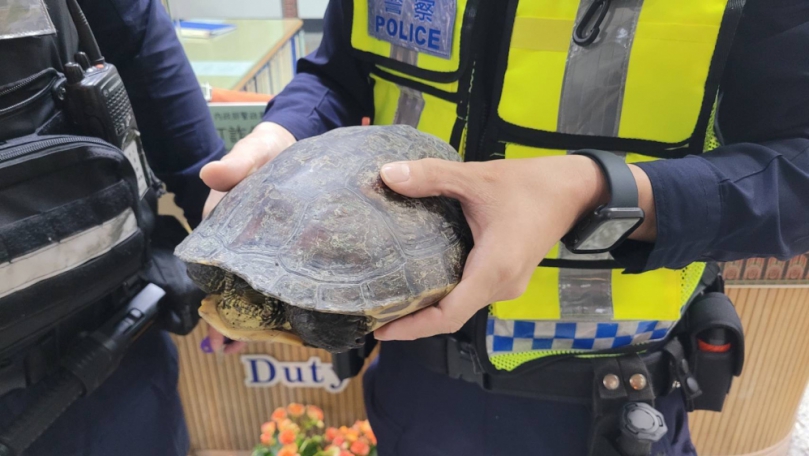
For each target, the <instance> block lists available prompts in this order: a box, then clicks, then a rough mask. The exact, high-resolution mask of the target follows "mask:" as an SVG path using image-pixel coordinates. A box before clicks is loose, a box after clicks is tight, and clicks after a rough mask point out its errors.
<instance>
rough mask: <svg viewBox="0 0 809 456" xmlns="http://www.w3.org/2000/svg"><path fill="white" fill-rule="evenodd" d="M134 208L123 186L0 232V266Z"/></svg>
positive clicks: (96, 194)
mask: <svg viewBox="0 0 809 456" xmlns="http://www.w3.org/2000/svg"><path fill="white" fill-rule="evenodd" d="M133 204H134V201H133V196H132V192H131V191H130V190H129V187H128V186H127V183H126V182H123V181H121V182H118V183H116V184H114V185H111V186H109V187H107V188H105V189H103V190H101V191H99V192H96V193H94V194H92V195H90V196H87V197H85V198H82V199H78V200H75V201H71V202H70V203H67V204H64V205H62V206H59V207H56V208H54V209H51V210H49V211H47V212H44V213H41V214H37V215H35V216H32V217H28V218H25V219H23V220H20V221H18V222H15V223H12V224H10V225H7V226H5V227H3V228H0V263H2V262H5V261H9V260H12V259H14V258H16V257H19V256H21V255H24V254H26V253H28V252H31V251H34V250H36V249H38V248H41V247H44V246H46V245H48V244H51V243H53V242H56V241H60V240H62V239H65V238H67V237H70V236H72V235H74V234H76V233H79V232H81V231H84V230H87V229H89V228H92V227H94V226H98V225H101V224H102V223H104V222H106V221H107V220H110V219H112V218H113V217H115V216H116V215H118V214H120V213H121V212H123V211H124V210H126V208H127V207H130V206H132V205H133Z"/></svg>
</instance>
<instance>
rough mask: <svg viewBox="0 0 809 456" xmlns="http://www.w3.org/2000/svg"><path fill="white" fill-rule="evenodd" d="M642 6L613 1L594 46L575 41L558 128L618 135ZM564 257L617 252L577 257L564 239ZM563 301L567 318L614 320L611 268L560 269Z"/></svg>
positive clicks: (634, 0)
mask: <svg viewBox="0 0 809 456" xmlns="http://www.w3.org/2000/svg"><path fill="white" fill-rule="evenodd" d="M592 1H593V0H583V1H582V2H581V3H580V4H579V11H578V14H577V16H578V18H577V23H578V21H580V20H581V18H582V16H583V15H584V12H585V11H587V9H588V8H589V7H590V5H591V3H592ZM642 5H643V0H613V1H612V3H611V5H610V11H609V13H608V14H607V17H606V18H605V19H604V22H603V23H602V24H601V31H600V33H599V35H598V38H597V39H596V41H595V42H594V43H593V44H591V45H589V46H586V47H580V46H578V45H577V44H575V43H574V42H573V40H572V39H571V41H570V50H569V53H568V59H567V67H566V68H565V78H564V81H563V85H562V97H561V100H560V105H559V119H558V125H557V129H558V130H559V132H561V133H568V134H579V135H594V136H617V135H618V128H619V126H620V120H621V105H622V103H623V96H624V90H625V87H626V73H627V69H628V67H629V56H630V53H631V50H632V42H633V39H634V35H635V29H636V28H637V23H638V17H639V16H640V10H641V6H642ZM620 155H622V156H624V157H625V156H626V155H625V154H623V153H622V154H620ZM559 258H560V259H567V260H607V259H611V258H612V256H611V255H610V254H609V253H603V254H595V255H576V254H574V253H572V252H570V251H569V250H567V249H566V248H565V247H564V245H562V244H561V243H560V244H559ZM559 305H560V311H561V318H562V319H563V320H567V321H603V320H611V319H612V317H613V310H612V271H611V270H603V269H571V268H563V269H561V270H560V271H559Z"/></svg>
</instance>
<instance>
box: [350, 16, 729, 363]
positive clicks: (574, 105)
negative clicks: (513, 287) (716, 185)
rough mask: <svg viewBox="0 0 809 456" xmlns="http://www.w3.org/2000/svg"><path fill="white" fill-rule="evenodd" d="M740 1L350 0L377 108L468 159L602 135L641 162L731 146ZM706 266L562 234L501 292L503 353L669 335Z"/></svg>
mask: <svg viewBox="0 0 809 456" xmlns="http://www.w3.org/2000/svg"><path fill="white" fill-rule="evenodd" d="M603 8H606V9H607V10H606V11H605V12H604V14H603V18H600V16H602V14H601V13H602V11H601V9H603ZM740 10H741V6H740V2H738V0H679V1H676V2H674V1H670V0H623V1H619V0H613V1H612V2H605V1H603V0H581V1H579V0H522V1H518V0H496V1H489V0H346V8H345V11H346V12H347V13H346V16H347V17H346V18H345V22H346V23H345V29H346V30H345V35H346V37H347V39H349V40H350V46H351V48H352V50H353V53H354V55H355V56H356V57H357V58H358V59H360V60H362V61H364V62H368V63H370V64H372V70H371V78H372V83H373V92H374V105H375V113H374V119H373V123H374V124H377V125H385V124H408V125H411V126H413V127H416V128H418V129H419V130H421V131H424V132H426V133H431V134H433V135H435V136H437V137H439V138H442V139H444V140H445V141H447V142H449V143H450V144H452V145H453V146H454V147H455V148H456V149H457V150H458V151H459V153H461V155H462V156H464V159H465V160H490V159H502V158H504V159H507V160H512V159H514V160H516V159H523V158H531V157H543V156H550V155H559V154H565V153H568V152H569V151H571V150H576V149H582V148H596V149H602V150H609V151H612V152H615V153H618V154H620V155H622V156H624V157H625V158H626V161H627V162H638V161H645V160H655V159H665V158H676V157H682V156H685V155H687V154H689V153H701V152H702V151H704V150H705V149H710V148H713V147H716V141H715V139H714V135H713V116H712V112H713V108H714V106H715V101H716V99H717V92H718V85H719V79H720V76H721V73H722V70H723V69H724V63H725V61H726V59H727V54H728V52H729V49H730V43H731V41H732V38H733V35H734V33H735V28H736V24H737V22H738V18H739V16H740V14H741V11H740ZM588 11H589V13H590V14H588ZM588 19H589V20H588ZM601 19H603V20H601ZM594 28H597V29H598V30H597V34H596V35H595V40H594V41H593V42H592V43H590V44H586V43H582V44H581V45H580V44H577V40H574V34H576V33H578V34H579V36H586V35H588V34H589V32H590V31H591V30H592V29H594ZM578 42H579V43H581V41H578ZM495 49H496V50H498V52H493V50H495ZM538 197H541V196H540V195H538ZM704 269H705V265H704V264H702V263H696V264H692V265H689V266H687V267H685V268H683V269H680V270H671V269H660V270H656V271H650V272H646V273H642V274H623V271H622V270H621V269H620V268H619V267H618V266H617V263H616V262H615V261H614V260H612V258H611V257H610V255H609V254H608V253H607V254H601V255H575V254H573V253H571V252H569V251H568V250H567V249H565V248H564V246H562V245H557V246H556V247H555V248H554V249H553V250H552V251H551V252H550V253H549V254H548V256H547V257H546V259H545V260H544V261H543V262H542V265H541V266H539V267H537V268H536V270H535V271H534V274H533V277H532V279H531V282H530V284H529V286H528V289H527V291H526V292H525V293H524V294H523V295H522V296H521V297H520V298H518V299H515V300H512V301H506V302H497V303H493V304H492V305H491V306H490V307H489V309H488V312H489V315H488V321H487V323H488V324H487V327H486V335H485V337H486V349H487V352H488V355H489V360H490V361H491V363H492V364H493V366H494V367H495V368H497V369H500V370H507V371H510V370H513V369H514V368H516V367H517V366H519V365H521V364H523V363H525V362H527V361H530V360H533V359H537V358H540V357H543V356H548V355H553V354H570V353H573V354H579V355H582V354H584V355H586V354H591V353H597V352H598V351H600V350H608V349H615V348H620V347H625V346H632V345H634V346H638V347H639V348H642V347H643V346H644V345H645V344H648V343H650V342H654V341H659V340H663V339H665V337H666V336H667V334H668V333H669V331H670V330H671V328H672V327H673V326H674V325H675V324H676V323H677V321H678V320H679V319H680V316H681V313H682V311H683V309H684V307H685V305H686V304H687V303H688V302H689V301H690V299H691V297H692V295H693V294H694V291H695V289H696V286H697V283H698V282H699V280H700V278H701V277H702V274H703V271H704Z"/></svg>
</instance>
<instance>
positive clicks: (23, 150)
mask: <svg viewBox="0 0 809 456" xmlns="http://www.w3.org/2000/svg"><path fill="white" fill-rule="evenodd" d="M68 144H75V145H81V144H92V145H94V146H100V147H104V148H105V149H107V151H109V149H115V147H114V146H113V145H112V144H110V143H108V142H106V141H103V140H101V139H97V138H92V137H89V136H57V137H54V138H48V139H38V140H34V141H30V142H28V143H22V144H4V145H2V146H0V163H2V162H4V161H8V160H12V159H15V158H19V157H22V156H25V155H28V154H31V153H33V152H37V151H39V150H42V149H44V148H47V147H56V146H62V145H68ZM5 149H10V150H5ZM108 156H110V157H113V156H114V158H116V159H118V158H120V159H124V158H125V157H124V156H123V154H122V153H117V152H115V153H113V154H110V155H108Z"/></svg>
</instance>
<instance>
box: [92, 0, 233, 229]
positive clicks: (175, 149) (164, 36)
mask: <svg viewBox="0 0 809 456" xmlns="http://www.w3.org/2000/svg"><path fill="white" fill-rule="evenodd" d="M79 2H80V4H81V7H82V9H83V10H84V13H85V15H86V16H87V20H88V21H89V22H90V26H91V28H92V29H93V32H94V34H95V35H96V40H97V41H98V43H99V46H100V47H101V51H102V54H103V55H104V57H105V58H106V59H107V61H108V62H110V63H112V64H114V65H115V66H116V67H117V68H118V71H119V72H120V74H121V77H122V78H123V80H124V84H125V85H126V89H127V92H128V94H129V97H130V99H131V101H132V108H133V109H134V111H135V118H136V120H137V122H138V127H139V129H140V131H141V134H142V138H143V144H144V148H145V149H146V154H147V158H148V160H149V164H150V166H151V167H152V169H153V170H154V172H155V174H156V175H157V177H158V178H160V179H161V180H162V181H163V182H165V183H166V186H167V187H168V189H169V191H171V192H173V193H174V194H175V195H176V198H175V202H176V203H177V204H178V205H179V206H180V207H181V208H182V209H183V210H184V212H185V217H186V219H187V220H188V222H189V224H190V225H191V226H192V227H193V226H196V225H197V224H198V223H199V221H200V219H201V217H202V207H203V204H204V202H205V199H206V198H207V196H208V192H209V191H210V190H209V189H208V188H207V187H206V186H205V184H204V183H203V182H202V180H201V179H200V178H199V171H200V169H201V168H202V166H203V165H204V164H206V163H208V162H209V161H212V160H216V159H219V158H221V157H222V156H223V155H224V153H225V147H224V143H223V142H222V140H221V139H220V138H219V136H218V135H217V134H216V130H215V129H214V125H213V121H212V120H211V116H210V114H209V111H208V106H207V104H206V103H205V99H204V97H203V96H202V92H201V90H200V87H199V83H198V81H197V79H196V77H195V76H194V73H193V71H192V69H191V65H190V63H189V62H188V59H187V58H186V56H185V52H184V51H183V48H182V46H181V44H180V42H179V40H178V39H177V35H176V33H175V31H174V27H173V25H172V23H171V20H170V19H169V17H168V14H167V13H166V11H165V9H164V8H163V6H162V4H161V3H160V1H159V0H79Z"/></svg>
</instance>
